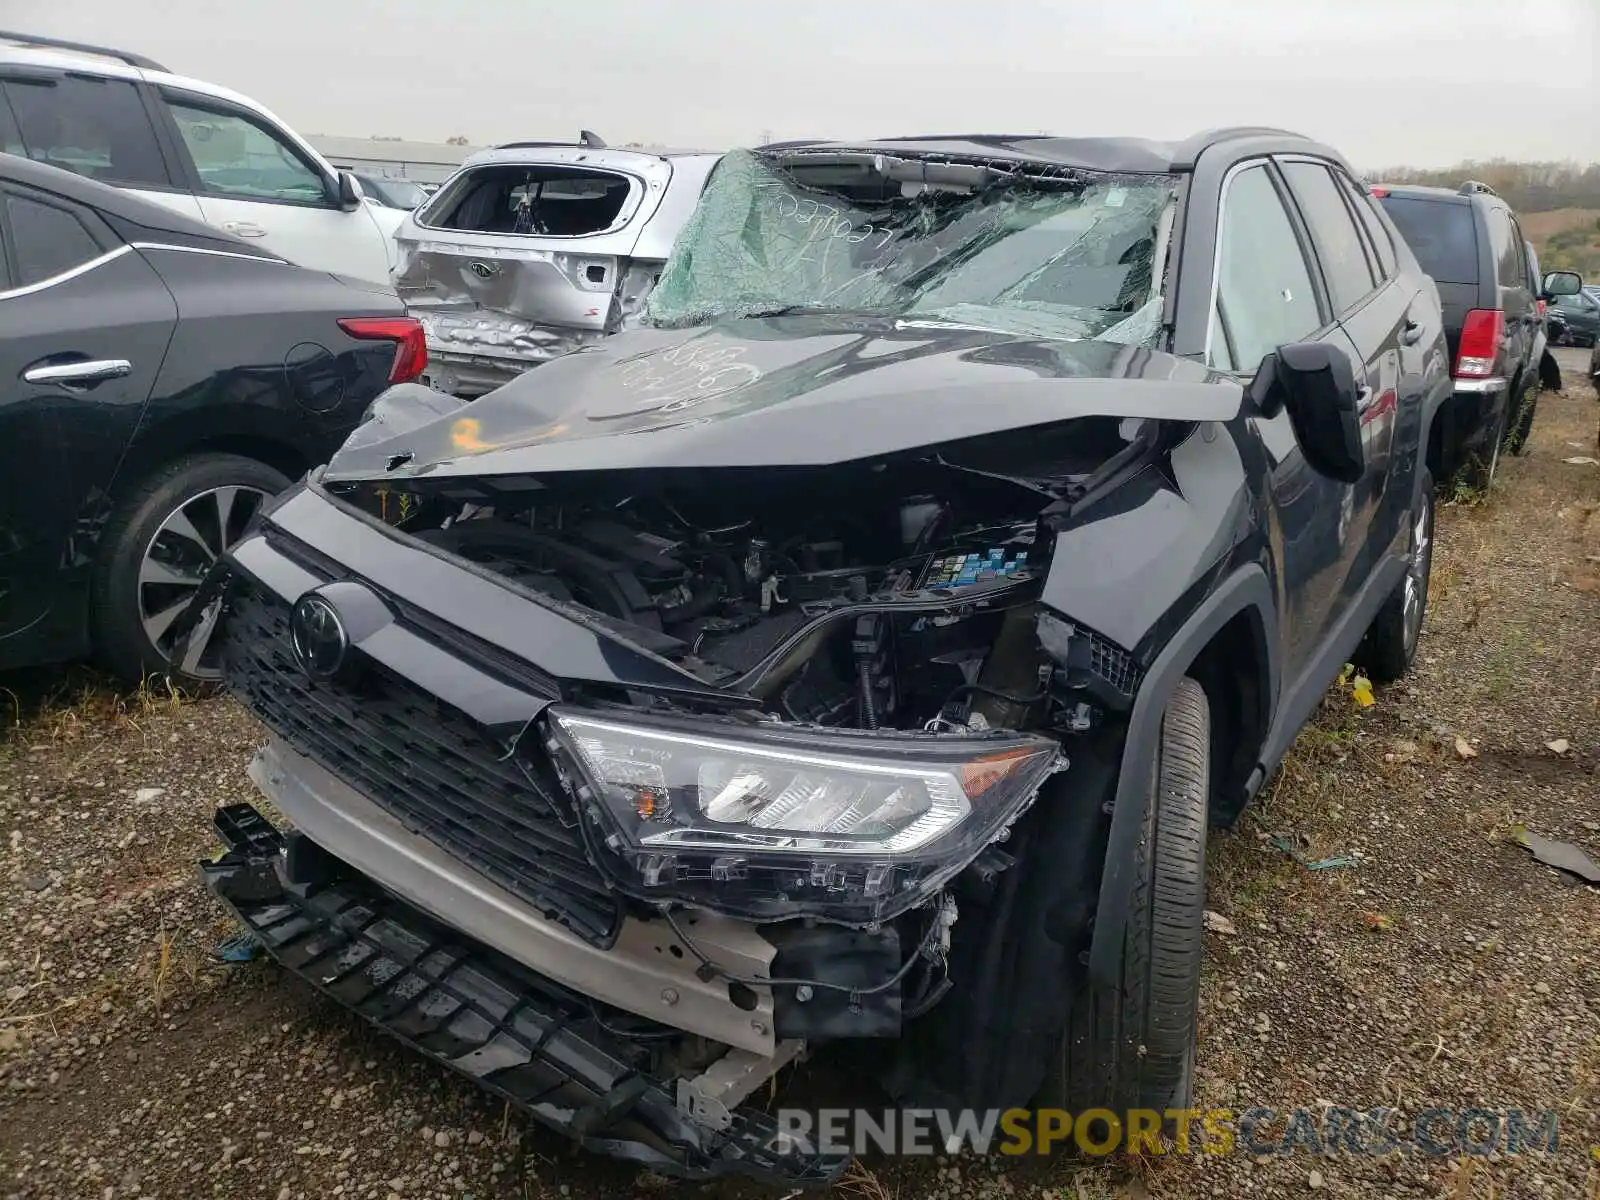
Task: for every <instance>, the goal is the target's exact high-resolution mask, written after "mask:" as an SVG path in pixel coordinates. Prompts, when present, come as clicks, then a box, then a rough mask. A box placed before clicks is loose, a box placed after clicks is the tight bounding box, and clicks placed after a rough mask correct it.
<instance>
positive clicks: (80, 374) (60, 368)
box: [22, 358, 133, 387]
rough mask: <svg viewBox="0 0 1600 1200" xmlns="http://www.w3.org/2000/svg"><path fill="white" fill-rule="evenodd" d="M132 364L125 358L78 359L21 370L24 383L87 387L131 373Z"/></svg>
mask: <svg viewBox="0 0 1600 1200" xmlns="http://www.w3.org/2000/svg"><path fill="white" fill-rule="evenodd" d="M132 371H133V364H132V363H131V362H129V361H128V360H127V359H125V358H92V359H80V360H79V361H77V362H58V363H42V364H40V365H39V366H36V367H29V368H28V369H27V370H25V371H23V372H22V380H23V382H24V383H34V384H45V383H59V384H63V385H66V386H68V387H74V386H75V387H88V386H90V385H92V384H96V383H103V382H105V381H106V380H107V379H121V378H122V377H123V376H124V375H128V374H131V373H132Z"/></svg>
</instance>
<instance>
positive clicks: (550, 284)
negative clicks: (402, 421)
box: [395, 131, 720, 397]
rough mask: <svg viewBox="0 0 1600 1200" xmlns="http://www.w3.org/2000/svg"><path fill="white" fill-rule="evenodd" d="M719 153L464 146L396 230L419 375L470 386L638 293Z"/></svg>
mask: <svg viewBox="0 0 1600 1200" xmlns="http://www.w3.org/2000/svg"><path fill="white" fill-rule="evenodd" d="M719 158H720V155H718V154H711V153H704V152H700V151H684V152H676V151H652V150H639V149H617V150H613V149H610V148H608V147H607V146H606V145H605V143H604V142H602V141H601V140H600V139H599V138H597V137H595V136H594V135H593V134H591V133H588V132H587V131H585V132H584V133H583V134H582V135H581V137H580V139H579V141H577V142H576V143H566V142H513V143H511V144H509V145H505V146H499V147H497V148H495V149H493V150H487V151H485V152H483V153H482V154H477V155H474V156H473V157H471V158H469V159H468V160H467V161H466V162H465V163H463V164H462V166H461V169H460V170H459V171H457V172H456V173H455V174H454V175H452V176H451V177H450V178H449V179H448V180H446V181H445V183H444V184H443V185H442V186H441V187H440V188H439V190H438V192H436V193H435V194H434V195H433V196H432V197H431V198H430V199H429V200H428V201H427V202H426V203H425V204H423V205H421V206H420V207H419V208H417V209H416V210H415V211H413V212H412V213H410V214H408V215H407V216H406V218H405V220H404V221H403V222H402V223H401V226H400V229H399V231H398V232H397V233H396V235H395V239H396V251H397V255H398V265H397V267H396V270H395V282H396V285H397V287H398V290H399V292H400V298H401V299H402V300H403V301H404V302H405V304H406V308H407V309H408V310H409V311H410V312H411V314H412V315H413V316H415V317H417V318H418V319H419V320H420V321H421V322H422V325H423V328H424V329H425V330H426V331H427V338H428V356H429V367H428V375H427V382H429V383H430V384H432V385H433V386H434V387H436V388H438V389H439V390H441V391H445V392H450V393H452V394H454V395H458V396H463V397H474V396H480V395H482V394H483V393H485V392H489V391H492V390H494V389H495V388H497V387H499V386H500V385H501V384H502V383H505V382H507V381H508V380H510V379H513V378H515V377H516V376H517V375H519V374H521V373H522V372H523V371H525V370H527V369H528V368H529V367H532V366H536V365H538V364H539V363H542V362H545V361H546V360H548V359H551V358H556V357H558V356H560V355H562V354H566V353H568V352H569V351H571V350H575V349H577V348H578V347H580V346H584V345H587V344H589V343H591V342H594V341H596V340H598V339H600V338H603V337H606V336H607V335H609V334H612V333H615V332H617V331H618V330H619V329H621V328H622V327H623V324H624V323H625V322H626V321H627V320H628V319H629V318H630V317H632V316H633V315H634V314H635V313H636V312H638V310H639V309H640V308H641V307H642V306H643V304H644V301H645V299H646V298H647V297H648V296H649V294H650V291H651V289H652V288H654V287H655V284H656V280H657V279H658V278H659V277H660V274H661V267H662V264H663V263H664V262H665V261H666V258H667V255H668V253H669V252H670V251H671V249H672V243H673V241H674V239H675V238H676V237H677V235H678V231H679V229H681V228H682V227H683V224H684V222H685V221H687V220H688V219H689V215H690V213H692V212H693V211H694V207H695V204H696V203H697V202H698V200H699V198H700V193H701V191H702V190H703V189H704V187H705V183H706V180H707V178H708V177H709V176H710V174H711V169H712V168H713V167H714V166H715V165H716V163H717V160H718V159H719Z"/></svg>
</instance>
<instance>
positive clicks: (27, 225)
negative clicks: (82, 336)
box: [5, 195, 101, 287]
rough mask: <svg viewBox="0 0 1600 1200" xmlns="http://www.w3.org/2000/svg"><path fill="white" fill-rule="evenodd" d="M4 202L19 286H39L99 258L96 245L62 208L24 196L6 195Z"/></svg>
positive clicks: (76, 220)
mask: <svg viewBox="0 0 1600 1200" xmlns="http://www.w3.org/2000/svg"><path fill="white" fill-rule="evenodd" d="M5 202H6V216H7V217H9V218H10V220H11V236H12V239H13V241H14V242H15V243H16V247H15V249H16V255H17V273H18V275H19V276H20V278H19V279H18V280H17V283H18V284H20V285H21V286H23V287H27V286H28V285H29V284H30V283H41V282H43V281H44V280H46V279H51V278H53V277H54V276H57V275H60V274H63V273H64V272H67V271H70V270H72V268H73V267H79V266H82V265H83V264H84V263H86V262H88V261H89V260H90V259H94V258H99V257H100V254H101V250H100V246H99V244H98V243H97V242H96V241H95V240H94V238H93V237H91V236H90V235H89V231H88V230H87V229H85V228H84V227H83V223H82V222H81V221H79V220H78V218H77V217H75V216H73V215H72V214H71V213H70V212H68V211H67V210H66V209H64V208H57V207H56V206H55V205H54V204H44V203H42V202H40V201H38V200H30V199H28V198H27V197H26V196H13V195H8V196H6V198H5Z"/></svg>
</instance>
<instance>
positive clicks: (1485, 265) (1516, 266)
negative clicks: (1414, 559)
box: [1372, 181, 1551, 488]
mask: <svg viewBox="0 0 1600 1200" xmlns="http://www.w3.org/2000/svg"><path fill="white" fill-rule="evenodd" d="M1372 193H1373V195H1375V196H1376V197H1378V199H1379V201H1380V202H1381V203H1382V205H1383V207H1384V210H1385V211H1386V212H1387V213H1388V214H1389V217H1390V219H1391V220H1393V221H1394V223H1395V225H1396V226H1397V227H1398V228H1399V230H1400V232H1401V233H1402V234H1404V235H1405V240H1406V242H1407V243H1408V244H1409V245H1410V247H1411V250H1412V252H1413V253H1414V254H1415V255H1416V256H1417V261H1418V262H1420V263H1421V264H1422V269H1423V270H1424V271H1426V272H1427V273H1428V274H1429V275H1431V276H1432V277H1433V281H1434V283H1435V284H1436V285H1438V288H1439V300H1440V302H1441V303H1442V305H1443V306H1444V319H1445V336H1446V338H1447V339H1448V341H1449V344H1450V372H1451V374H1452V375H1453V376H1454V378H1455V396H1454V399H1453V401H1452V402H1451V404H1450V405H1449V407H1448V408H1447V409H1446V411H1445V414H1444V417H1443V419H1441V420H1440V421H1439V422H1437V423H1436V424H1435V425H1434V427H1433V433H1432V436H1433V439H1434V440H1433V442H1432V444H1430V445H1429V447H1428V462H1429V465H1430V467H1431V468H1432V470H1433V472H1434V475H1435V477H1436V478H1438V479H1439V480H1440V481H1444V480H1447V479H1450V478H1452V477H1454V476H1456V475H1457V474H1458V473H1460V474H1461V475H1462V477H1463V478H1464V480H1465V482H1467V483H1468V484H1469V485H1470V486H1472V487H1475V488H1487V487H1488V486H1489V485H1490V483H1491V482H1492V481H1493V479H1494V475H1495V470H1496V468H1497V467H1498V466H1499V461H1500V448H1501V446H1502V445H1504V446H1506V447H1507V448H1508V449H1510V450H1511V451H1512V452H1513V453H1517V454H1520V453H1521V452H1522V450H1523V448H1524V447H1525V446H1526V445H1527V441H1528V433H1529V431H1530V430H1532V428H1533V417H1534V410H1535V407H1536V405H1537V404H1538V400H1539V379H1540V373H1539V372H1540V361H1541V359H1542V357H1543V352H1544V341H1545V327H1544V302H1548V301H1549V300H1550V299H1551V297H1549V296H1547V295H1545V294H1544V292H1543V290H1542V288H1541V287H1540V282H1539V279H1538V275H1537V272H1536V270H1535V268H1534V267H1533V266H1532V264H1531V263H1530V260H1529V253H1528V245H1527V242H1526V240H1525V239H1524V238H1523V235H1522V228H1521V226H1520V225H1518V223H1517V216H1516V214H1515V213H1514V212H1512V211H1511V207H1510V205H1508V204H1507V203H1506V202H1505V201H1504V200H1502V199H1501V198H1500V197H1499V196H1498V195H1496V194H1495V192H1494V191H1493V189H1491V188H1490V187H1489V186H1488V185H1487V184H1484V183H1477V182H1474V181H1468V182H1466V183H1464V184H1462V185H1461V187H1460V189H1459V190H1458V191H1454V192H1452V191H1449V190H1448V189H1446V188H1435V187H1422V186H1416V185H1409V184H1407V185H1401V184H1380V185H1379V186H1377V187H1374V188H1373V189H1372Z"/></svg>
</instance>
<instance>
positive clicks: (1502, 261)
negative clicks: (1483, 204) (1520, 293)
mask: <svg viewBox="0 0 1600 1200" xmlns="http://www.w3.org/2000/svg"><path fill="white" fill-rule="evenodd" d="M1488 225H1489V246H1490V249H1491V250H1492V251H1493V252H1494V261H1495V274H1496V275H1498V276H1499V278H1500V286H1501V287H1503V288H1520V287H1522V286H1524V279H1525V277H1526V274H1527V270H1528V267H1527V262H1526V256H1525V255H1524V254H1523V252H1522V238H1521V236H1520V235H1518V234H1517V232H1516V230H1515V229H1513V228H1512V225H1511V218H1510V217H1508V216H1507V215H1506V212H1505V210H1504V209H1500V208H1491V209H1490V210H1489V220H1488Z"/></svg>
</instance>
